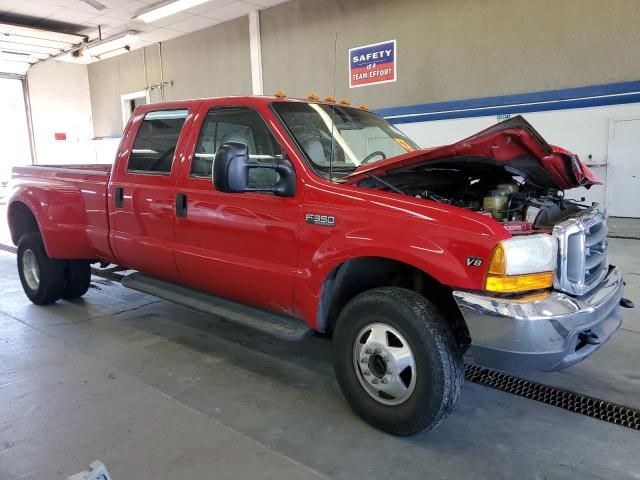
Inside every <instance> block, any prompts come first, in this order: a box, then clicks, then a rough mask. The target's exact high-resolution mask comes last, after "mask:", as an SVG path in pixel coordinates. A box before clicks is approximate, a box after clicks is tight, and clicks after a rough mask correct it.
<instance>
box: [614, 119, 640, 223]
mask: <svg viewBox="0 0 640 480" xmlns="http://www.w3.org/2000/svg"><path fill="white" fill-rule="evenodd" d="M611 129H612V132H611V135H610V141H611V146H610V147H609V153H610V158H609V161H610V167H609V171H608V172H607V193H608V195H609V214H610V215H611V216H612V217H630V218H639V217H640V205H639V204H638V200H637V199H638V192H639V191H640V158H639V157H640V153H639V152H640V118H634V119H631V118H629V119H621V120H613V121H612V125H611ZM614 185H615V187H614Z"/></svg>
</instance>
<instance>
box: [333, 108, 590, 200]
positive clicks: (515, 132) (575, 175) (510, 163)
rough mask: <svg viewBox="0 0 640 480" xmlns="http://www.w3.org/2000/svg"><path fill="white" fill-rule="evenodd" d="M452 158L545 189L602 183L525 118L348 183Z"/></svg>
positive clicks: (384, 164)
mask: <svg viewBox="0 0 640 480" xmlns="http://www.w3.org/2000/svg"><path fill="white" fill-rule="evenodd" d="M447 159H456V160H458V161H460V160H463V161H464V159H473V161H474V162H478V161H486V162H487V163H490V164H493V165H495V164H496V163H498V164H503V165H504V168H505V169H506V170H507V171H509V172H510V173H512V174H514V175H517V176H521V177H522V178H523V179H524V180H525V181H526V182H527V183H530V184H533V185H536V186H538V187H540V188H550V189H556V190H568V189H570V188H575V187H586V188H589V187H591V186H592V185H596V184H602V181H601V180H600V179H599V178H598V176H597V175H596V174H594V173H593V172H592V171H591V170H590V169H589V168H588V167H587V166H586V165H584V164H583V163H582V162H581V161H580V160H579V159H578V156H577V155H575V154H573V153H571V152H569V151H567V150H564V149H562V148H559V147H555V146H553V145H550V144H548V143H547V142H546V141H545V140H544V139H543V138H542V136H541V135H540V134H539V133H538V132H537V131H536V130H535V129H534V128H533V127H532V126H531V125H530V124H529V122H527V121H526V120H525V119H524V118H523V117H522V116H517V117H514V118H511V119H509V120H506V121H504V122H501V123H498V124H496V125H494V126H492V127H489V128H487V129H486V130H483V131H481V132H479V133H477V134H475V135H472V136H471V137H468V138H465V139H464V140H461V141H459V142H456V143H453V144H451V145H445V146H442V147H435V148H430V149H425V150H416V151H413V152H409V153H407V154H404V155H400V156H397V157H393V158H388V159H386V160H381V161H378V162H375V163H373V164H370V165H363V166H360V167H358V168H357V169H355V170H354V171H353V172H351V173H350V174H349V175H347V176H346V177H345V178H344V181H345V182H346V183H348V184H353V183H356V182H358V181H360V180H362V179H364V178H366V177H367V176H368V175H371V174H373V175H384V174H386V173H388V172H391V171H395V170H399V169H405V168H406V169H420V167H422V166H424V165H426V164H427V163H430V164H431V163H432V162H436V163H442V162H445V161H446V160H447Z"/></svg>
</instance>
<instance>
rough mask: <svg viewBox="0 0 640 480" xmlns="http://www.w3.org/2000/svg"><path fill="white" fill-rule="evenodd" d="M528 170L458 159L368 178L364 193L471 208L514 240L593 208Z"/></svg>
mask: <svg viewBox="0 0 640 480" xmlns="http://www.w3.org/2000/svg"><path fill="white" fill-rule="evenodd" d="M527 170H528V169H526V168H525V169H523V168H522V165H521V164H520V165H518V164H516V165H505V164H504V163H500V162H495V161H492V160H491V159H488V158H486V157H453V158H445V159H439V160H435V161H431V162H428V163H426V164H422V165H418V166H417V167H416V166H413V167H411V168H401V169H398V170H394V171H391V172H387V174H386V175H384V176H380V177H379V176H375V175H368V178H366V179H365V180H362V181H360V182H359V183H358V185H359V186H361V187H364V188H373V189H377V190H383V191H394V192H396V193H401V194H404V195H408V196H411V197H415V198H422V199H425V200H431V201H434V202H437V203H442V204H446V205H453V206H456V207H461V208H465V209H468V210H471V211H474V212H477V213H478V214H481V215H487V216H491V217H493V218H494V219H495V220H497V221H499V222H501V223H502V224H503V225H504V226H505V228H506V229H507V230H508V231H509V232H510V233H511V234H512V235H523V234H525V235H526V234H531V233H546V232H549V233H550V232H551V230H552V229H553V226H554V225H556V224H558V223H560V222H562V221H563V220H564V219H566V218H568V217H570V216H572V215H574V214H576V213H578V212H581V211H583V210H585V209H587V208H589V207H590V206H588V205H583V204H581V203H578V202H576V201H573V200H566V199H565V198H564V192H563V191H562V190H556V189H550V188H548V187H543V186H540V185H546V184H548V183H547V182H546V181H544V179H543V178H540V176H541V175H542V174H543V173H544V172H540V171H537V170H534V171H527Z"/></svg>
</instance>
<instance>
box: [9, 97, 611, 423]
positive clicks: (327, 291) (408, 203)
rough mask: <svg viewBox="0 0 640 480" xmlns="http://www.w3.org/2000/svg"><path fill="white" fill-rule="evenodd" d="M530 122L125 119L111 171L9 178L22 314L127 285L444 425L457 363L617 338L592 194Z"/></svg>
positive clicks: (328, 105) (582, 347)
mask: <svg viewBox="0 0 640 480" xmlns="http://www.w3.org/2000/svg"><path fill="white" fill-rule="evenodd" d="M598 182H599V180H598V179H597V177H596V176H595V175H594V174H593V173H592V172H590V171H589V169H588V168H587V167H586V166H585V165H583V164H582V163H580V161H579V160H578V158H577V157H576V155H574V154H572V153H570V152H568V151H566V150H563V149H561V148H557V147H554V146H551V145H549V144H548V143H547V142H546V141H545V140H544V139H542V137H541V136H540V135H539V134H538V133H537V132H536V131H535V130H534V129H533V128H532V127H531V126H530V125H529V124H528V123H527V122H526V121H525V120H524V119H523V118H522V117H516V118H513V119H510V120H507V121H505V122H502V123H499V124H497V125H495V126H493V127H491V128H489V129H487V130H485V131H483V132H480V133H478V134H476V135H473V136H471V137H469V138H467V139H464V140H462V141H460V142H458V143H455V144H452V145H448V146H443V147H438V148H432V149H420V148H418V147H417V146H416V145H415V144H414V143H413V142H412V141H411V140H410V139H409V138H407V137H406V136H405V135H404V134H403V133H401V132H400V131H399V130H397V129H396V128H395V127H394V126H392V125H390V124H389V123H387V122H386V121H385V120H384V119H383V118H381V117H379V116H377V115H375V114H374V113H371V112H368V111H366V109H364V108H354V107H351V106H347V105H343V104H338V103H333V102H321V101H314V100H303V99H290V98H282V97H229V98H216V99H203V100H188V101H177V102H170V103H163V104H157V105H145V106H142V107H138V108H137V109H136V111H135V113H134V114H133V116H132V117H131V119H130V120H129V122H128V124H127V126H126V128H125V130H124V134H123V137H122V141H121V143H120V147H119V150H118V153H117V157H116V159H115V162H114V164H113V166H112V167H110V166H101V165H100V166H95V165H82V166H77V165H74V166H63V167H47V166H32V167H17V168H15V169H14V173H13V183H12V184H13V193H12V197H11V199H10V202H9V209H8V217H9V224H10V228H11V233H12V237H13V241H14V243H15V244H16V245H17V246H18V269H19V273H20V279H21V281H22V285H23V287H24V291H25V293H26V294H27V296H28V297H29V298H30V299H31V301H32V302H34V303H36V304H38V305H45V304H48V303H51V302H55V301H56V300H58V299H60V298H65V299H70V298H76V297H79V296H81V295H83V294H84V293H85V292H86V291H87V289H88V287H89V281H90V275H91V270H90V265H91V264H92V263H97V262H99V263H101V264H103V265H104V264H117V265H121V266H123V267H126V268H127V269H130V270H135V271H136V272H135V273H132V274H130V275H128V276H127V277H125V278H124V280H123V284H124V285H125V286H127V287H130V288H134V289H137V290H140V291H143V292H147V293H150V294H153V295H156V296H158V297H161V298H165V299H168V300H170V301H173V302H176V303H179V304H181V305H184V306H187V307H190V308H193V309H196V310H199V311H205V312H211V313H215V314H219V315H223V316H225V317H227V318H228V319H229V320H231V321H235V322H239V323H241V324H244V325H246V326H250V327H253V328H255V329H258V330H260V331H262V332H265V333H269V334H273V335H276V336H279V337H283V338H288V339H299V338H302V337H303V336H304V335H306V334H307V333H308V332H310V331H316V332H321V333H323V334H326V335H327V336H330V337H331V338H332V339H333V352H334V363H335V371H336V375H337V378H338V382H339V384H340V387H341V389H342V391H343V393H344V395H345V397H346V398H347V400H348V402H349V403H350V405H351V406H352V407H353V409H354V410H355V411H356V412H357V413H358V414H360V415H361V416H362V417H363V418H364V419H365V420H366V421H368V422H370V423H371V424H373V425H374V426H376V427H378V428H380V429H382V430H385V431H387V432H390V433H393V434H397V435H409V434H412V433H415V432H418V431H421V430H424V429H430V428H433V427H434V426H436V425H437V424H438V423H440V422H441V421H442V420H443V419H444V418H446V417H447V416H448V415H449V414H450V413H451V411H452V410H453V408H454V405H455V403H456V401H457V399H458V396H459V393H460V389H461V384H462V381H463V377H464V369H463V354H465V353H466V354H468V358H470V360H471V361H473V362H475V363H478V364H481V365H485V366H489V367H494V368H499V369H502V370H506V371H531V370H557V369H561V368H564V367H567V366H569V365H572V364H574V363H576V362H578V361H580V360H582V359H584V358H585V357H587V356H588V355H590V354H591V353H593V352H594V351H595V350H596V349H597V348H598V347H600V346H601V345H602V344H603V343H604V342H605V341H606V340H607V339H608V338H609V337H610V336H611V335H612V334H613V333H614V332H616V330H617V329H618V328H619V327H620V324H621V321H622V316H621V312H620V302H621V299H622V291H623V281H622V276H621V274H620V271H619V270H618V269H617V268H616V267H614V266H610V265H609V263H608V261H607V227H606V221H605V220H606V218H605V214H604V212H603V211H601V210H600V209H598V207H597V206H595V205H589V206H587V205H582V204H579V203H577V202H574V201H569V200H566V199H565V198H564V194H563V192H564V190H566V189H570V188H573V187H578V186H586V187H589V186H591V185H593V184H595V183H598Z"/></svg>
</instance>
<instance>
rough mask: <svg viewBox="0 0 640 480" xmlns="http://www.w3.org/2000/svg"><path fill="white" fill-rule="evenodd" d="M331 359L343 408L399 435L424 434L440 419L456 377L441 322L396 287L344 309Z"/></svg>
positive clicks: (458, 382) (449, 405) (451, 343)
mask: <svg viewBox="0 0 640 480" xmlns="http://www.w3.org/2000/svg"><path fill="white" fill-rule="evenodd" d="M363 342H364V343H363ZM407 347H408V350H407ZM376 352H377V353H376ZM407 352H408V354H409V356H408V355H407ZM408 359H412V361H413V363H411V362H410V361H409V360H408ZM333 360H334V368H335V372H336V377H337V379H338V383H339V384H340V388H341V390H342V392H343V394H344V396H345V397H346V399H347V401H348V402H349V404H350V405H351V408H353V410H354V411H355V412H356V413H357V414H358V415H360V416H361V417H362V418H363V419H364V420H365V421H366V422H368V423H370V424H371V425H373V426H374V427H376V428H379V429H380V430H383V431H385V432H387V433H391V434H393V435H399V436H406V435H413V434H415V433H418V432H421V431H423V430H431V429H433V428H434V427H436V426H437V425H438V424H440V423H441V422H442V421H443V420H444V419H445V418H447V417H448V416H449V414H450V413H451V412H452V411H453V409H454V407H455V405H456V402H457V400H458V397H459V395H460V390H461V388H462V382H463V379H464V366H463V361H462V353H461V351H460V349H459V348H458V346H457V344H456V342H455V338H454V335H453V332H452V331H451V329H450V327H449V325H448V324H447V322H446V320H445V318H444V317H443V316H442V314H441V313H440V312H439V310H438V309H437V308H436V307H435V305H434V304H433V303H432V302H430V301H429V300H427V299H426V298H424V297H423V296H421V295H418V294H417V293H415V292H413V291H411V290H407V289H404V288H396V287H384V288H376V289H373V290H369V291H366V292H364V293H361V294H360V295H358V296H356V297H355V298H354V299H352V300H351V301H350V302H349V303H348V304H347V305H346V306H345V307H344V309H343V310H342V312H341V313H340V316H339V318H338V322H337V325H336V328H335V330H334V334H333ZM367 372H368V375H367ZM376 380H377V381H376ZM383 380H384V382H383ZM374 382H375V383H376V384H375V385H374V384H373V383H374ZM400 382H401V383H400ZM382 383H384V385H382Z"/></svg>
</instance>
